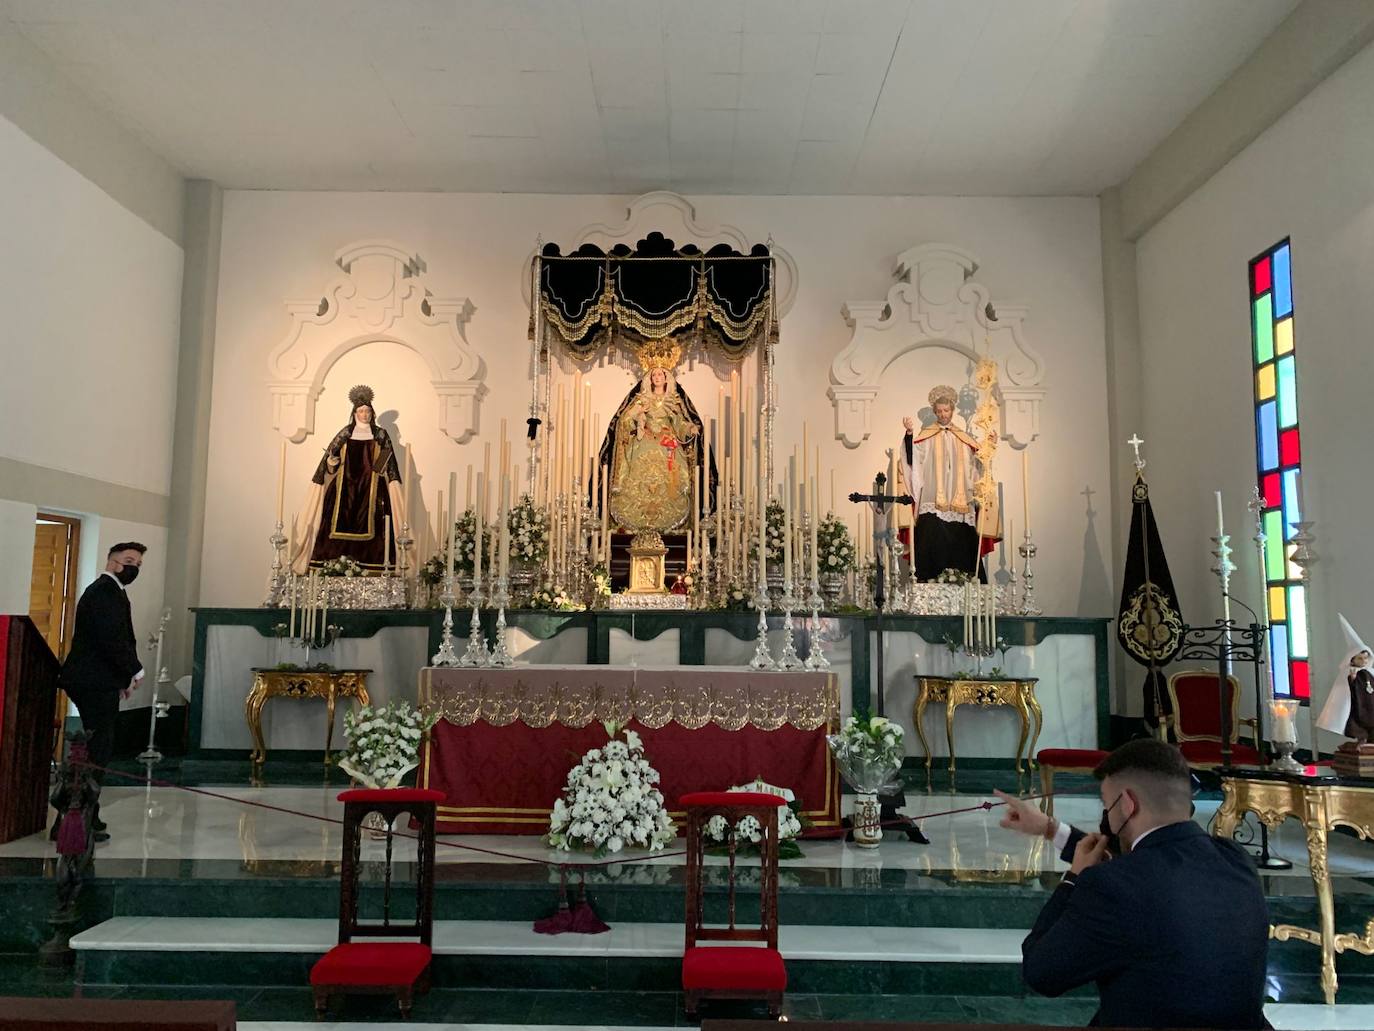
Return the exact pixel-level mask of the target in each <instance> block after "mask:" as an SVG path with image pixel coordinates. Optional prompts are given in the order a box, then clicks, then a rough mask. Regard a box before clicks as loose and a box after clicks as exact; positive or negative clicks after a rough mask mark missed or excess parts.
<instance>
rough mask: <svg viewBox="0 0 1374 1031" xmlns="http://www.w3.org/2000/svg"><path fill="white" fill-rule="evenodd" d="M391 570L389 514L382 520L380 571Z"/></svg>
mask: <svg viewBox="0 0 1374 1031" xmlns="http://www.w3.org/2000/svg"><path fill="white" fill-rule="evenodd" d="M390 568H391V513H389V512H388V513H387V515H386V517H385V518H384V519H383V520H382V569H384V570H385V569H390Z"/></svg>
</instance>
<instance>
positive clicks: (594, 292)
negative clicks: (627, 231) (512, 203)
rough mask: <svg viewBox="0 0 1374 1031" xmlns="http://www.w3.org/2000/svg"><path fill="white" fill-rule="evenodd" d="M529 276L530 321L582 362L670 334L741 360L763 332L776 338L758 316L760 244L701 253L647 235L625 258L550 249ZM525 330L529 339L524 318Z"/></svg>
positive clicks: (763, 259) (767, 258)
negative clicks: (533, 298)
mask: <svg viewBox="0 0 1374 1031" xmlns="http://www.w3.org/2000/svg"><path fill="white" fill-rule="evenodd" d="M538 276H539V304H538V313H539V316H541V317H542V318H543V319H544V320H545V322H546V323H547V324H548V325H549V326H550V327H552V329H553V330H554V332H555V333H556V334H557V336H558V337H559V339H560V340H561V341H562V342H563V344H564V346H565V347H566V349H567V352H568V353H569V354H571V355H572V356H574V357H576V358H579V359H581V360H583V361H589V360H591V359H592V358H594V357H595V356H596V355H597V354H598V353H599V352H600V351H601V349H602V348H603V346H604V345H606V344H607V343H609V342H612V341H613V340H619V341H622V342H623V343H624V344H626V345H627V346H629V347H631V348H633V347H635V346H637V345H638V344H641V343H643V342H644V341H646V340H660V339H662V338H664V337H670V336H671V337H678V338H684V337H686V338H689V339H695V340H696V341H698V342H700V343H702V344H704V345H707V346H709V347H710V348H711V349H712V350H715V351H716V352H717V353H719V354H721V355H722V356H723V357H725V358H727V359H730V360H733V361H741V360H743V359H744V358H745V356H746V355H748V354H749V352H750V351H751V350H752V349H753V347H754V345H755V344H757V343H758V342H759V341H760V339H761V338H762V336H763V334H764V332H765V331H771V333H772V334H776V332H777V325H776V321H774V320H770V319H769V318H768V313H769V309H770V305H771V303H772V296H771V295H772V289H773V268H772V257H771V255H770V254H769V252H768V248H767V247H766V246H764V245H762V244H756V245H755V246H754V247H753V248H752V249H751V250H750V252H749V253H748V254H741V253H740V252H739V251H736V250H734V249H733V248H731V247H730V246H729V245H728V244H717V245H716V246H714V247H712V248H711V249H710V250H707V251H702V250H701V249H700V248H698V247H696V246H695V245H693V244H683V245H682V246H681V247H678V246H677V245H675V244H674V243H673V241H672V240H669V239H668V238H667V237H665V236H664V235H663V234H662V233H650V234H649V235H648V236H647V237H645V238H644V239H643V240H640V241H639V242H638V243H637V244H636V245H635V247H634V249H633V250H632V249H630V248H629V247H627V246H626V245H625V244H618V245H617V246H615V247H613V248H612V249H611V250H610V251H609V252H608V251H603V250H602V249H601V248H599V247H597V246H596V245H595V244H583V245H582V246H581V247H579V248H577V250H575V251H573V253H571V254H568V255H564V254H561V253H560V251H559V247H558V245H557V244H552V243H551V244H547V245H545V247H544V249H543V251H542V252H541V254H540V256H539V259H538ZM770 326H771V330H767V327H770ZM530 329H531V336H533V330H534V325H533V319H532V320H531V326H530Z"/></svg>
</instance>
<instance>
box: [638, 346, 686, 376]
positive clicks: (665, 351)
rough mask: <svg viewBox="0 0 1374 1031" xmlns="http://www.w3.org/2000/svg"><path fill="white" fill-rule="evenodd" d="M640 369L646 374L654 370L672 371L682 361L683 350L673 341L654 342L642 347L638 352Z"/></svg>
mask: <svg viewBox="0 0 1374 1031" xmlns="http://www.w3.org/2000/svg"><path fill="white" fill-rule="evenodd" d="M636 356H637V357H638V358H639V367H640V368H641V369H643V370H644V371H645V372H649V371H650V370H652V369H667V370H672V369H676V368H677V364H678V362H679V361H681V360H682V348H681V347H680V346H679V345H678V344H675V343H673V342H672V341H671V340H653V341H650V342H649V343H647V344H645V345H644V346H642V347H640V348H639V350H638V351H637V352H636Z"/></svg>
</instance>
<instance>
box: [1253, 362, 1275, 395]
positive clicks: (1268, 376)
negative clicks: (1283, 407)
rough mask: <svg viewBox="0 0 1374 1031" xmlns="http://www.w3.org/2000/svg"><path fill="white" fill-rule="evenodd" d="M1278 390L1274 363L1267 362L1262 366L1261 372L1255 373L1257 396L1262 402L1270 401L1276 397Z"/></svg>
mask: <svg viewBox="0 0 1374 1031" xmlns="http://www.w3.org/2000/svg"><path fill="white" fill-rule="evenodd" d="M1276 389H1277V387H1276V386H1275V382H1274V363H1273V362H1267V363H1265V364H1264V365H1261V366H1260V368H1259V372H1257V373H1255V396H1256V397H1257V398H1259V399H1260V400H1261V401H1268V400H1269V399H1270V398H1271V397H1273V396H1274V391H1275V390H1276Z"/></svg>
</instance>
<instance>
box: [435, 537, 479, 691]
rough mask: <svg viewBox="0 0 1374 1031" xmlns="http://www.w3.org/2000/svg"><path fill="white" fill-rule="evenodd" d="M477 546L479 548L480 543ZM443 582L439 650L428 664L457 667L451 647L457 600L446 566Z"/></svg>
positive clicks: (450, 571)
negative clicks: (442, 627) (442, 617)
mask: <svg viewBox="0 0 1374 1031" xmlns="http://www.w3.org/2000/svg"><path fill="white" fill-rule="evenodd" d="M477 546H478V547H481V544H480V542H479V543H478V545H477ZM450 561H451V559H450ZM443 582H444V587H443V592H442V593H441V594H440V595H439V604H440V605H442V606H443V607H444V629H443V632H442V634H441V636H440V638H439V650H438V651H437V652H435V653H434V657H433V658H432V659H431V660H430V664H431V665H434V666H456V665H458V653H457V652H456V651H455V650H454V647H453V606H454V605H455V604H456V603H457V601H458V599H457V598H456V597H455V596H454V594H453V569H452V568H450V567H448V566H446V567H445V568H444V581H443ZM474 589H475V588H474Z"/></svg>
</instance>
